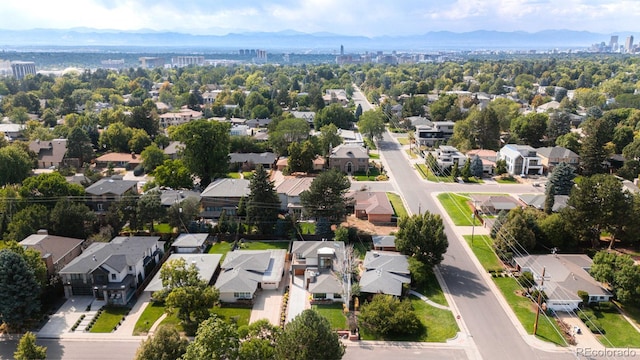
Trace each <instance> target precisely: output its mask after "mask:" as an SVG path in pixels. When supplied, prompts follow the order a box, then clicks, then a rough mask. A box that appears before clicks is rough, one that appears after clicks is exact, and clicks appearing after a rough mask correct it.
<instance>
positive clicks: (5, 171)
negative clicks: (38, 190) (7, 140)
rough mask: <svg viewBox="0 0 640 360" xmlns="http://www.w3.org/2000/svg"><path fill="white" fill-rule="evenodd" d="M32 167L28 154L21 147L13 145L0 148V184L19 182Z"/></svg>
mask: <svg viewBox="0 0 640 360" xmlns="http://www.w3.org/2000/svg"><path fill="white" fill-rule="evenodd" d="M33 167H34V163H33V161H32V160H31V158H30V157H29V154H28V153H27V152H26V151H24V150H22V149H21V148H19V147H17V146H15V145H10V146H5V147H3V148H0V186H1V185H6V184H19V183H20V182H21V181H22V180H24V179H26V178H27V176H29V173H30V172H31V169H33Z"/></svg>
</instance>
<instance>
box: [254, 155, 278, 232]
mask: <svg viewBox="0 0 640 360" xmlns="http://www.w3.org/2000/svg"><path fill="white" fill-rule="evenodd" d="M249 189H250V190H251V193H250V194H249V196H248V197H247V201H246V209H247V210H246V211H247V221H248V222H249V224H252V225H255V226H257V227H258V230H259V231H260V233H262V234H271V233H272V232H273V228H274V226H275V224H276V221H277V220H278V213H279V212H280V199H279V198H278V194H276V190H275V189H274V187H273V183H272V182H271V181H269V174H268V173H267V171H266V170H265V169H264V168H263V167H262V166H258V167H257V168H256V171H255V174H254V175H253V178H252V179H251V181H250V183H249Z"/></svg>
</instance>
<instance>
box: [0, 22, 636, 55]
mask: <svg viewBox="0 0 640 360" xmlns="http://www.w3.org/2000/svg"><path fill="white" fill-rule="evenodd" d="M611 35H612V34H598V33H592V32H587V31H572V30H546V31H541V32H536V33H528V32H522V31H516V32H500V31H487V30H479V31H472V32H464V33H454V32H448V31H437V32H428V33H426V34H420V35H407V36H379V37H365V36H350V35H340V34H332V33H312V34H309V33H301V32H297V31H293V30H286V31H280V32H246V33H229V34H226V35H194V34H186V33H178V32H158V31H152V30H139V31H119V30H98V29H87V28H77V29H65V30H61V29H32V30H2V29H0V47H1V48H10V49H15V48H31V49H34V48H35V49H38V48H50V47H147V48H149V47H157V48H201V49H220V50H229V49H234V50H237V49H243V48H247V49H256V48H257V49H264V50H268V51H285V52H286V51H293V52H295V51H306V52H310V51H313V52H323V51H324V52H336V51H339V49H340V46H341V45H343V46H344V49H345V53H351V52H362V51H376V50H379V51H391V50H396V51H430V50H476V49H489V50H492V49H495V50H508V49H512V50H525V49H527V50H528V49H536V50H548V49H553V48H559V49H569V48H571V49H576V48H582V49H584V48H587V47H589V46H590V45H591V44H593V43H600V42H602V41H604V42H607V43H608V42H609V38H610V36H611ZM617 35H619V43H621V44H623V43H624V39H625V38H626V36H628V35H630V34H617Z"/></svg>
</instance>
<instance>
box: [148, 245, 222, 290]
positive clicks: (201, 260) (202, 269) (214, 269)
mask: <svg viewBox="0 0 640 360" xmlns="http://www.w3.org/2000/svg"><path fill="white" fill-rule="evenodd" d="M221 258H222V255H221V254H171V255H170V256H169V257H168V258H167V260H166V261H165V262H164V263H163V264H162V266H165V264H167V263H168V262H169V261H172V260H178V259H184V261H185V264H186V265H187V266H191V265H195V267H196V269H197V270H198V278H199V279H200V280H202V281H203V282H205V283H206V284H208V285H210V284H211V283H212V282H213V279H214V278H215V277H216V275H217V274H218V273H219V272H220V259H221ZM163 288H164V287H163V286H162V278H161V277H160V271H158V272H157V273H156V274H155V275H154V276H153V279H151V281H150V282H149V284H148V285H147V286H146V287H145V288H144V291H145V292H149V293H152V294H153V293H154V292H156V291H159V290H162V289H163Z"/></svg>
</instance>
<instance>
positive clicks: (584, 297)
mask: <svg viewBox="0 0 640 360" xmlns="http://www.w3.org/2000/svg"><path fill="white" fill-rule="evenodd" d="M578 296H579V297H580V299H582V305H584V306H587V305H589V293H588V292H586V291H583V290H578Z"/></svg>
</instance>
